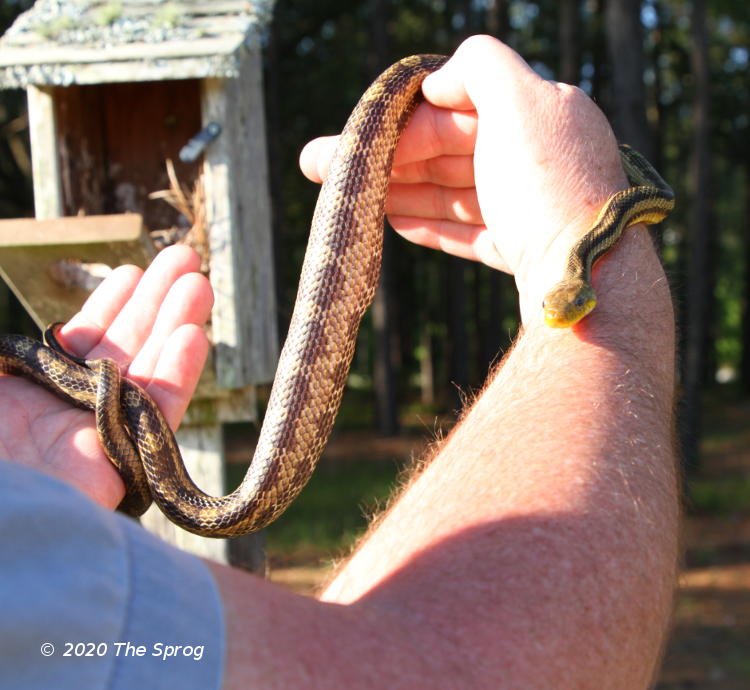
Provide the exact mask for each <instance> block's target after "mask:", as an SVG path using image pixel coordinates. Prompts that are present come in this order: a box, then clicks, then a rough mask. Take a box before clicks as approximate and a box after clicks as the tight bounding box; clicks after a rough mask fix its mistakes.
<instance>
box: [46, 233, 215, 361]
mask: <svg viewBox="0 0 750 690" xmlns="http://www.w3.org/2000/svg"><path fill="white" fill-rule="evenodd" d="M199 268H200V259H199V257H198V255H197V254H196V253H195V252H194V251H193V250H192V249H190V248H189V247H186V246H184V245H175V246H173V247H168V248H167V249H165V250H163V251H161V252H159V254H157V255H156V257H155V258H154V260H153V261H152V263H151V265H150V266H149V267H148V269H147V270H146V271H145V273H143V274H142V275H141V276H140V279H139V280H138V281H137V283H136V284H135V285H131V286H130V287H131V289H130V291H129V294H128V296H127V299H125V300H124V301H123V299H122V298H123V297H124V296H125V291H124V290H123V291H122V292H120V293H118V296H119V297H120V299H119V303H118V307H119V308H118V309H116V310H115V309H112V308H102V300H101V299H99V298H97V299H95V300H93V301H92V302H91V303H89V302H87V303H86V304H85V305H84V307H83V308H82V310H81V315H80V316H79V315H76V317H74V318H73V319H71V321H70V322H69V323H68V324H67V325H66V326H65V327H64V328H63V329H62V330H61V335H62V339H63V344H64V345H65V346H66V347H67V346H70V347H76V348H77V349H75V350H73V351H74V352H77V353H79V354H81V355H82V356H85V357H87V358H90V359H100V358H103V357H108V358H110V359H114V360H115V361H116V362H117V363H118V364H119V365H120V367H121V368H122V369H123V370H125V369H127V367H128V366H129V364H130V363H131V362H132V361H133V359H134V358H135V356H136V354H137V353H138V351H139V350H140V349H141V347H142V346H143V344H144V343H145V342H146V340H147V338H148V336H149V334H150V332H151V329H152V328H153V325H154V323H155V321H156V317H157V315H158V313H159V308H160V306H161V304H162V302H163V300H164V298H165V297H166V295H167V293H168V292H169V290H170V288H171V286H172V285H173V284H174V283H175V282H176V281H177V279H178V278H179V277H180V276H182V275H185V274H187V273H192V272H196V271H198V270H199ZM107 280H109V278H108V279H107ZM106 282H107V281H106V280H105V283H106ZM103 285H104V283H102V286H103ZM102 286H100V288H98V289H101V287H102ZM77 338H80V340H81V342H82V343H83V347H80V346H79V345H78V344H77V342H76V339H77ZM84 348H87V349H84Z"/></svg>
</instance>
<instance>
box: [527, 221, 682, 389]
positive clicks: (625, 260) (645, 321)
mask: <svg viewBox="0 0 750 690" xmlns="http://www.w3.org/2000/svg"><path fill="white" fill-rule="evenodd" d="M551 284H554V279H553V280H552V281H550V279H549V278H547V282H546V287H545V284H544V283H542V282H541V281H539V282H538V283H536V284H532V286H534V285H535V289H528V285H527V289H526V291H525V292H520V293H519V299H520V300H521V306H522V310H524V309H525V312H523V314H524V317H523V324H524V328H525V329H526V330H527V331H528V330H530V329H532V328H537V327H538V328H542V329H549V326H546V325H545V324H544V320H543V311H542V300H543V297H544V294H545V289H549V286H550V285H551ZM592 285H593V287H594V290H595V292H596V295H597V304H596V307H595V309H594V310H593V311H592V312H591V313H590V314H589V315H588V316H586V317H585V318H583V319H582V320H581V321H580V322H578V323H577V324H576V325H575V326H573V327H572V329H564V330H572V332H573V333H574V334H575V335H576V336H577V337H579V338H581V339H583V340H587V341H592V342H594V341H595V342H600V343H611V344H617V345H621V346H623V347H625V348H627V349H628V350H629V351H631V352H634V351H641V348H642V347H645V348H647V349H649V350H653V351H654V352H655V353H658V354H659V360H660V361H665V360H669V361H670V362H671V361H672V358H671V357H664V354H665V353H667V352H669V351H673V350H674V313H673V309H672V300H671V295H670V290H669V285H668V282H667V278H666V275H665V273H664V270H663V268H662V266H661V263H660V261H659V258H658V256H657V254H656V250H655V249H654V246H653V242H652V241H651V237H650V235H649V233H648V231H647V229H646V227H645V226H644V225H636V226H633V227H631V228H628V229H627V230H625V231H624V232H623V235H622V237H621V238H620V240H619V241H618V242H617V244H615V246H614V247H613V248H612V249H611V250H610V251H609V252H608V253H607V254H605V255H604V256H603V257H602V258H601V259H600V260H599V261H598V262H597V263H596V265H595V266H594V269H593V272H592ZM633 341H638V347H637V349H636V343H635V342H633ZM631 345H632V347H631ZM672 366H673V365H672V364H669V372H670V376H671V369H672Z"/></svg>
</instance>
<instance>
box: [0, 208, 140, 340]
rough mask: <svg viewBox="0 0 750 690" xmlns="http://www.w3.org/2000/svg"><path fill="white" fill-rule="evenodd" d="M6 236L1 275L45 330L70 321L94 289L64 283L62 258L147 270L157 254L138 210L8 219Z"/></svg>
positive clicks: (0, 232)
mask: <svg viewBox="0 0 750 690" xmlns="http://www.w3.org/2000/svg"><path fill="white" fill-rule="evenodd" d="M108 219H109V220H108ZM136 230H137V231H136ZM110 231H111V232H110ZM0 237H1V238H2V241H0V276H1V277H2V278H3V279H4V280H5V282H6V283H7V284H8V286H9V287H10V288H11V290H13V292H14V293H15V295H16V297H17V298H18V299H19V301H20V302H21V303H22V304H23V305H24V307H25V308H26V310H27V311H28V312H29V314H30V315H31V317H32V318H33V319H34V321H35V322H36V324H37V325H38V326H39V327H40V328H44V327H45V326H46V325H47V324H48V323H50V322H51V321H67V320H68V319H69V318H70V317H72V316H73V315H74V314H75V313H76V312H77V311H78V310H79V308H80V306H81V304H83V302H84V300H85V299H86V298H87V297H88V294H89V292H90V287H83V286H79V285H71V284H66V283H64V282H61V281H60V274H59V271H58V270H56V269H57V267H58V266H59V262H60V261H66V262H70V260H76V261H80V262H84V263H91V264H106V265H107V266H110V267H112V268H114V267H116V266H119V265H121V264H135V265H137V266H141V267H142V268H145V267H146V266H147V265H148V263H149V261H150V260H151V259H152V258H153V256H154V255H155V250H154V246H153V243H152V242H151V238H150V237H149V236H148V234H147V233H146V232H145V230H144V229H143V226H142V223H141V221H140V216H137V215H135V214H131V215H130V216H115V217H111V216H104V217H99V218H97V217H84V218H77V217H74V218H57V219H50V220H46V221H34V220H29V219H17V220H7V221H2V222H1V223H0Z"/></svg>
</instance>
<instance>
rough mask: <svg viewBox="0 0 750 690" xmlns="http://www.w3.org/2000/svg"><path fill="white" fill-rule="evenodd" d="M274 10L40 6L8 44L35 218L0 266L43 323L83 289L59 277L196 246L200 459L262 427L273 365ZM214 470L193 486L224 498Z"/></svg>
mask: <svg viewBox="0 0 750 690" xmlns="http://www.w3.org/2000/svg"><path fill="white" fill-rule="evenodd" d="M269 13H270V3H269V2H268V1H267V0H266V1H264V0H253V1H252V2H249V1H244V0H224V1H222V2H193V1H192V0H181V1H179V2H169V1H167V2H164V1H160V0H132V1H128V0H122V1H112V2H106V1H99V2H97V1H95V0H71V1H70V2H58V1H57V0H38V2H36V3H35V5H34V6H33V7H32V8H31V9H30V10H29V11H28V12H26V13H24V14H22V15H21V16H20V17H19V18H18V19H17V20H16V22H15V23H14V24H13V26H12V27H11V28H10V29H9V30H8V31H7V33H6V34H5V36H3V37H2V39H0V87H2V88H22V89H26V92H27V94H28V111H29V128H30V135H31V154H32V167H33V184H34V200H35V215H36V218H35V219H34V220H33V221H32V220H21V219H18V220H14V221H2V222H0V271H2V274H3V277H4V278H5V279H6V280H7V282H8V283H9V284H10V286H11V288H12V289H13V290H14V291H15V292H16V294H17V295H18V296H19V297H20V299H21V300H22V301H23V302H24V303H25V304H26V305H27V307H28V308H29V309H30V311H31V312H32V315H34V318H35V319H36V320H37V322H38V323H39V324H40V325H43V324H44V323H45V322H46V321H51V320H64V319H66V318H68V317H69V316H71V315H72V314H73V313H74V312H75V311H76V310H77V309H78V307H79V306H80V304H81V303H82V301H83V300H84V299H85V297H86V294H87V289H88V288H87V287H86V286H81V285H80V284H78V283H76V282H75V281H74V280H69V281H68V283H66V281H65V275H67V274H63V278H62V279H61V278H60V275H59V271H60V269H61V266H62V268H65V267H66V266H67V267H68V269H70V266H71V265H72V266H73V269H76V267H77V266H78V264H77V262H80V264H81V269H80V270H82V271H84V272H86V271H87V270H89V269H88V267H89V266H92V265H94V266H100V265H101V266H104V267H105V269H104V270H105V271H106V267H107V266H114V265H116V264H119V263H124V262H126V261H127V262H136V263H140V264H145V263H146V262H147V261H148V260H149V259H150V258H151V257H152V256H153V254H154V252H155V251H156V250H157V248H158V245H159V243H162V244H163V243H165V242H167V243H168V242H171V241H186V240H187V241H189V242H191V243H192V244H194V245H195V246H196V248H197V249H198V250H199V251H200V252H201V253H202V255H203V257H204V260H205V264H206V268H207V270H208V272H209V277H210V280H211V283H212V286H213V288H214V292H215V298H216V301H215V306H214V310H213V313H212V318H211V331H210V335H211V339H212V342H213V353H212V360H213V361H212V366H211V372H210V375H209V376H208V377H207V378H206V377H204V378H206V380H204V381H203V384H202V391H203V393H202V396H203V397H202V400H201V399H199V400H198V402H197V403H196V404H194V405H193V407H192V412H191V415H192V416H191V417H190V416H189V418H188V422H191V421H192V422H193V424H194V427H193V428H194V429H196V428H197V429H199V430H200V432H199V433H198V434H197V436H196V435H194V436H195V437H194V438H189V439H188V438H187V437H186V436H189V434H190V431H189V429H190V428H191V427H189V426H188V427H187V429H188V431H187V432H183V435H182V437H181V438H180V439H179V440H180V444H181V446H182V447H183V450H184V449H185V445H186V444H187V445H188V446H191V445H192V446H197V449H196V452H197V453H198V455H199V456H200V457H201V458H203V457H204V456H203V455H202V453H205V452H207V453H208V456H209V458H210V457H213V456H214V455H216V454H217V453H220V451H221V441H220V440H219V439H218V435H219V434H220V425H221V424H222V423H223V422H228V421H238V420H245V419H250V418H253V417H254V415H255V408H254V395H253V391H254V389H253V386H254V385H255V384H257V383H260V382H266V381H269V380H270V379H271V378H272V376H273V372H274V369H275V366H276V360H277V335H276V326H275V323H276V319H275V304H274V295H273V273H272V271H273V261H272V246H271V234H270V200H269V192H268V179H267V178H268V176H267V161H266V141H265V126H264V115H263V93H262V81H261V80H262V74H261V56H260V49H259V46H260V38H261V35H262V32H263V30H264V28H265V26H266V23H267V21H268V20H269ZM170 165H171V168H170ZM170 170H171V173H170ZM12 223H14V224H15V225H12ZM3 224H4V226H5V227H4V228H3V227H2V226H3ZM61 262H62V263H61ZM66 262H67V263H66ZM55 267H56V268H55ZM32 268H33V270H31V269H32ZM187 455H190V448H189V447H188V452H187ZM201 462H202V460H201ZM191 471H194V468H193V470H191ZM209 474H211V473H210V472H209ZM214 475H216V476H214V477H213V479H211V478H206V477H203V478H201V477H196V480H197V482H198V483H199V484H201V482H202V481H209V482H212V483H213V485H212V486H205V484H202V488H204V489H205V490H207V491H209V492H211V493H221V492H222V491H223V488H224V487H223V483H222V482H221V479H220V477H219V476H218V475H217V474H216V472H214ZM191 537H192V535H191ZM214 555H215V554H214Z"/></svg>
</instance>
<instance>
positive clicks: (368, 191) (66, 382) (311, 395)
mask: <svg viewBox="0 0 750 690" xmlns="http://www.w3.org/2000/svg"><path fill="white" fill-rule="evenodd" d="M446 60H447V58H445V57H443V56H437V55H418V56H414V57H410V58H406V59H404V60H401V61H400V62H398V63H396V64H395V65H393V66H392V67H390V68H389V69H388V70H386V71H385V72H384V73H383V74H382V75H381V76H380V77H379V78H378V79H377V80H376V81H375V82H374V83H373V84H372V85H371V86H370V88H369V89H368V90H367V91H366V93H365V94H364V96H362V98H361V99H360V101H359V103H358V104H357V106H356V108H355V109H354V111H353V113H352V115H351V116H350V117H349V119H348V121H347V123H346V126H345V127H344V130H343V132H342V134H341V138H340V140H339V144H338V148H337V151H336V154H335V155H334V158H333V160H332V162H331V166H330V169H329V173H328V176H327V178H326V181H325V183H324V184H323V187H322V189H321V192H320V196H319V198H318V203H317V206H316V208H315V214H314V216H313V221H312V228H311V231H310V239H309V243H308V247H307V253H306V254H305V260H304V264H303V268H302V275H301V279H300V286H299V291H298V294H297V301H296V303H295V306H294V313H293V315H292V320H291V324H290V328H289V335H288V337H287V340H286V343H285V344H284V347H283V349H282V352H281V357H280V359H279V364H278V369H277V375H276V379H275V381H274V384H273V388H272V391H271V396H270V399H269V403H268V408H267V411H266V416H265V420H264V423H263V427H262V429H261V432H260V439H259V442H258V445H257V448H256V451H255V455H254V456H253V459H252V462H251V463H250V467H249V469H248V471H247V474H246V475H245V478H244V479H243V481H242V483H241V484H240V486H238V487H237V489H235V490H234V491H233V492H232V493H230V494H228V495H226V496H222V497H214V496H209V495H207V494H206V493H204V492H203V491H201V490H200V489H199V488H198V487H197V486H195V484H194V483H193V482H192V480H191V479H190V477H189V475H188V473H187V471H186V469H185V467H184V465H183V463H182V459H181V458H180V455H179V451H178V449H177V444H176V442H175V439H174V436H173V435H172V433H171V431H170V430H169V427H168V425H167V423H166V422H165V421H164V419H163V417H162V415H161V413H160V411H159V409H158V408H157V407H156V405H155V404H154V403H153V401H152V400H151V399H150V398H149V396H148V395H146V394H145V393H144V392H143V391H142V390H141V389H140V388H139V387H138V386H137V385H135V384H133V383H132V382H130V381H128V380H127V379H122V381H121V383H120V385H121V388H118V383H117V382H116V381H114V382H113V381H112V378H113V377H114V378H115V379H119V375H118V372H117V371H116V365H115V364H114V363H113V362H109V363H107V361H106V360H105V361H103V362H102V361H99V362H81V361H72V360H71V359H69V358H66V357H65V356H63V355H62V354H60V353H59V352H58V351H56V350H59V349H60V348H59V346H57V345H56V344H55V342H54V332H52V333H50V334H49V338H50V339H51V340H52V342H51V344H52V346H53V347H52V348H51V349H50V348H47V347H45V346H44V345H42V344H41V343H38V342H36V341H34V340H31V339H29V338H24V337H22V336H2V337H0V372H4V373H10V374H18V375H23V376H26V377H28V378H31V379H32V380H34V381H37V382H38V383H40V384H42V385H44V386H45V387H47V388H48V389H49V390H51V391H52V392H53V393H55V394H56V395H58V396H60V397H62V398H63V399H65V400H68V401H69V402H71V403H72V404H74V405H77V406H79V407H83V408H86V409H90V410H95V411H97V426H98V428H99V434H100V438H102V442H103V444H104V445H105V450H106V452H107V454H108V456H109V457H110V459H111V460H112V461H113V462H114V463H115V464H116V465H117V466H118V468H119V469H120V470H121V472H122V473H123V477H124V479H125V482H126V485H127V487H128V493H127V495H126V498H125V501H124V504H126V505H127V507H128V508H129V509H130V511H131V512H132V513H134V514H139V513H141V512H143V510H145V508H146V507H147V506H148V504H149V502H150V497H151V496H153V500H154V501H155V502H156V503H157V505H158V506H159V508H160V509H161V510H162V511H163V512H164V513H165V514H166V515H167V517H169V519H170V520H172V521H173V522H175V523H176V524H178V525H180V526H182V527H183V528H185V529H187V530H189V531H191V532H195V533H196V534H201V535H204V536H209V537H233V536H238V535H241V534H245V533H248V532H251V531H254V530H258V529H260V528H262V527H263V526H265V525H266V524H268V523H270V522H271V521H272V520H273V519H274V518H275V517H277V516H278V515H279V514H280V513H281V512H282V511H283V510H284V509H285V508H286V506H287V505H288V504H289V503H290V502H291V501H292V500H293V499H294V498H295V497H296V496H297V494H298V493H299V492H300V491H301V489H302V487H303V486H304V485H305V484H306V482H307V480H308V479H309V477H310V475H311V474H312V471H313V469H314V468H315V465H316V463H317V461H318V458H319V457H320V455H321V453H322V451H323V447H324V446H325V444H326V441H327V439H328V435H329V433H330V431H331V427H332V426H333V422H334V419H335V417H336V413H337V412H338V408H339V404H340V402H341V395H342V393H343V390H344V385H345V383H346V379H347V376H348V372H349V367H350V364H351V360H352V356H353V354H354V344H355V340H356V336H357V331H358V328H359V323H360V320H361V318H362V315H363V314H364V312H365V310H366V309H367V307H368V306H369V304H370V302H371V301H372V298H373V296H374V294H375V289H376V287H377V283H378V278H379V274H380V261H381V254H382V229H383V216H384V207H385V198H386V193H387V189H388V184H389V179H390V171H391V164H392V160H393V153H394V150H395V148H396V143H397V142H398V138H399V136H400V134H401V132H402V131H403V129H404V127H405V126H406V123H407V121H408V119H409V117H410V115H411V113H412V112H413V110H414V108H415V107H416V105H417V104H418V103H419V101H420V99H421V89H420V87H421V83H422V80H423V79H424V77H425V76H426V75H427V74H429V73H430V72H432V71H434V70H436V69H437V68H438V67H440V66H441V65H442V64H443V63H444V62H445V61H446ZM623 161H624V162H625V164H626V167H628V166H630V167H632V168H633V170H628V174H629V176H630V178H631V181H633V180H635V182H634V184H638V185H639V186H638V187H636V188H634V189H635V190H636V191H634V189H630V190H627V191H625V192H622V193H620V195H619V196H618V199H617V203H616V204H614V205H613V204H609V205H608V207H607V209H605V212H604V215H603V216H602V218H601V219H600V222H599V223H598V224H597V226H596V227H595V228H594V229H593V230H592V231H591V232H589V233H587V235H586V236H585V237H584V239H583V240H582V241H581V242H580V243H579V244H578V245H577V246H576V248H575V249H574V250H573V252H572V253H571V258H570V265H569V267H568V276H567V277H568V278H570V279H573V280H575V281H579V282H580V281H581V280H583V282H584V283H585V284H586V285H588V287H590V284H589V279H590V271H591V265H592V264H593V262H594V261H595V260H596V258H598V256H600V255H601V254H602V253H603V252H604V251H606V250H607V249H608V248H609V247H611V245H612V244H613V243H614V242H615V241H616V239H617V237H618V236H619V234H620V233H621V232H622V230H623V228H624V227H627V226H628V225H629V224H632V222H640V220H644V221H649V219H650V218H652V217H654V218H656V217H657V216H659V218H660V217H661V216H660V214H662V211H664V208H665V204H666V203H667V201H665V199H666V198H667V196H668V194H667V192H666V191H664V190H665V189H666V190H668V189H669V188H668V187H667V186H666V185H665V184H663V181H661V178H659V177H658V175H656V173H655V172H653V169H652V168H651V166H650V165H648V163H647V162H645V159H641V158H640V157H635V156H630V154H628V153H627V152H626V153H625V154H624V156H623ZM637 190H640V191H637ZM669 192H670V194H671V190H669ZM655 207H656V211H654V208H655ZM636 211H637V213H635V215H634V212H636ZM634 219H636V220H634ZM584 287H585V286H584ZM558 292H560V291H559V290H558ZM592 292H593V291H592ZM556 294H557V293H555V294H553V293H551V294H550V295H549V296H548V298H547V301H546V304H545V308H546V309H547V311H549V312H550V313H552V310H554V309H559V314H561V315H562V316H560V318H558V319H557V321H559V322H560V323H553V324H552V325H570V324H569V323H563V321H564V320H565V319H567V320H568V322H569V321H570V318H571V317H570V315H569V314H568V313H567V312H566V311H565V310H566V309H567V307H565V305H564V304H563V305H562V306H559V305H558V304H557V301H556V300H557V297H556ZM567 299H568V301H571V300H572V302H573V303H574V304H575V302H576V300H577V299H578V296H577V294H573V296H572V297H570V296H569V297H568V298H567ZM556 318H557V317H556ZM578 318H580V316H579V317H578ZM553 320H554V319H548V322H550V323H551V322H552V321H553ZM73 359H75V358H73ZM113 369H114V371H113ZM120 409H121V410H122V412H120ZM121 415H124V420H123V419H122V418H121ZM123 425H124V427H125V428H127V429H128V432H127V433H125V432H124V431H123V430H122V426H123ZM131 439H132V441H131ZM133 446H135V449H134V448H133ZM138 456H140V459H138Z"/></svg>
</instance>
